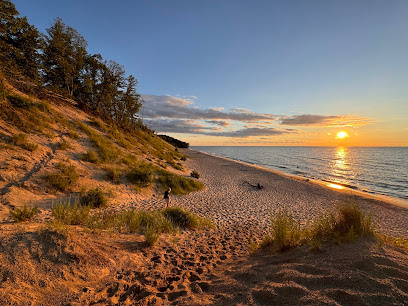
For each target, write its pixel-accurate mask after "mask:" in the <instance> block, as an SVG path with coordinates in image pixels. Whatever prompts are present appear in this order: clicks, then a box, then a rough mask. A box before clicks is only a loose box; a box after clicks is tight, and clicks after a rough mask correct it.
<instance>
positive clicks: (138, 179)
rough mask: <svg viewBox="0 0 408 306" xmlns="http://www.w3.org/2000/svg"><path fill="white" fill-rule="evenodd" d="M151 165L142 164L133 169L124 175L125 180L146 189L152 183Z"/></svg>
mask: <svg viewBox="0 0 408 306" xmlns="http://www.w3.org/2000/svg"><path fill="white" fill-rule="evenodd" d="M152 168H153V167H152V165H149V164H145V163H142V164H140V165H138V166H135V167H133V168H132V169H130V171H129V172H128V173H127V174H126V178H127V180H128V181H129V182H130V183H132V184H135V185H136V186H139V187H147V186H149V184H150V183H152V182H153V169H152Z"/></svg>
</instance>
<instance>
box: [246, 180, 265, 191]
mask: <svg viewBox="0 0 408 306" xmlns="http://www.w3.org/2000/svg"><path fill="white" fill-rule="evenodd" d="M244 184H248V185H249V186H251V187H255V188H256V189H263V188H264V186H262V185H261V184H260V183H258V184H256V185H252V184H251V183H249V182H248V181H244Z"/></svg>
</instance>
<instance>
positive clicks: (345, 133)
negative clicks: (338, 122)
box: [336, 131, 349, 139]
mask: <svg viewBox="0 0 408 306" xmlns="http://www.w3.org/2000/svg"><path fill="white" fill-rule="evenodd" d="M346 137H349V134H347V132H344V131H341V132H338V133H337V135H336V138H337V139H343V138H346Z"/></svg>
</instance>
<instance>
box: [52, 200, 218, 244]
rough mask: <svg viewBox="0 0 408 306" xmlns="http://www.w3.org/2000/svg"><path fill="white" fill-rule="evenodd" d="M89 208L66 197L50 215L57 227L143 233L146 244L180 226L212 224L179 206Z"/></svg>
mask: <svg viewBox="0 0 408 306" xmlns="http://www.w3.org/2000/svg"><path fill="white" fill-rule="evenodd" d="M91 208H92V206H91V205H81V202H80V201H79V200H78V199H77V200H76V201H75V202H74V203H73V204H71V203H70V201H69V200H67V201H65V202H59V203H57V204H55V205H53V207H52V209H51V213H52V216H53V218H54V220H53V221H52V222H54V223H57V224H59V226H63V225H65V226H67V225H81V226H84V227H85V228H88V229H91V230H108V231H112V232H122V233H123V232H124V233H126V232H127V233H139V234H142V235H144V237H145V241H146V244H147V245H149V246H152V245H154V244H155V243H156V242H157V240H158V238H159V237H160V234H162V233H175V232H178V231H179V229H180V228H188V229H203V228H212V227H213V226H214V225H213V223H212V221H211V220H209V219H207V218H202V217H200V216H197V215H195V214H193V213H192V212H190V211H188V210H186V209H184V208H180V207H172V208H167V209H164V210H153V211H143V210H127V211H122V212H112V211H110V212H109V211H103V210H96V211H95V212H92V210H91Z"/></svg>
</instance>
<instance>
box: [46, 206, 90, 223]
mask: <svg viewBox="0 0 408 306" xmlns="http://www.w3.org/2000/svg"><path fill="white" fill-rule="evenodd" d="M90 211H91V207H90V206H82V205H81V204H80V203H79V201H78V200H76V201H75V202H74V204H71V203H70V201H69V200H68V201H66V202H65V203H64V202H59V203H57V204H55V205H53V206H52V208H51V214H52V216H53V217H54V218H55V220H56V221H58V222H60V223H62V224H66V225H86V224H87V222H88V219H89V214H90Z"/></svg>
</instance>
